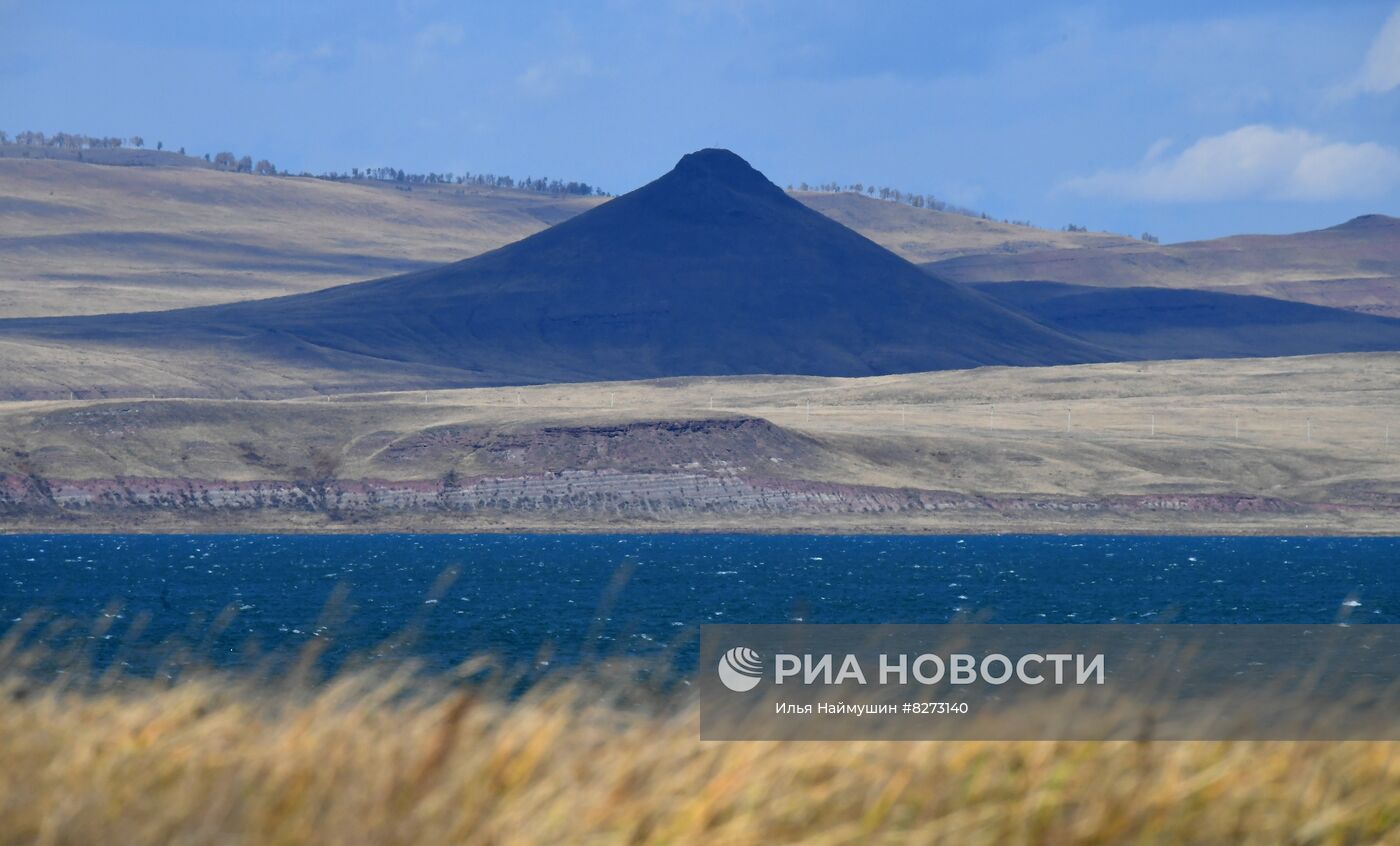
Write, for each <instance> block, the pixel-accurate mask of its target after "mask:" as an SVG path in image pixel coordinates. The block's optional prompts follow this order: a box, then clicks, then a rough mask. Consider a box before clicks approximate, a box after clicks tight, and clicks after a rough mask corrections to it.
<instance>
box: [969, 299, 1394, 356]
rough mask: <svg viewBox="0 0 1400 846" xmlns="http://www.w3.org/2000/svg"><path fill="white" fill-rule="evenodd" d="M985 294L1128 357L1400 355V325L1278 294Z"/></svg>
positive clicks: (1384, 318)
mask: <svg viewBox="0 0 1400 846" xmlns="http://www.w3.org/2000/svg"><path fill="white" fill-rule="evenodd" d="M975 287H976V288H977V289H978V290H980V291H982V292H983V293H985V294H987V295H988V296H990V297H993V298H995V299H996V300H998V301H999V302H1001V303H1003V304H1005V305H1006V306H1008V307H1010V308H1014V309H1016V310H1018V311H1021V312H1023V313H1024V314H1027V315H1030V316H1031V317H1033V318H1035V319H1036V320H1037V321H1038V322H1040V323H1043V324H1045V325H1047V326H1052V327H1054V328H1056V329H1059V330H1060V331H1062V332H1065V333H1066V334H1070V335H1073V336H1075V337H1077V338H1081V339H1083V340H1086V341H1090V342H1092V343H1095V344H1098V345H1100V346H1103V347H1106V348H1109V349H1112V350H1114V351H1116V352H1117V353H1119V354H1120V355H1121V356H1122V357H1123V358H1124V359H1170V358H1253V357H1272V356H1299V355H1314V354H1318V353H1353V352H1378V351H1385V350H1400V320H1396V319H1394V318H1387V317H1380V316H1378V315H1371V314H1358V313H1356V312H1353V311H1346V310H1344V309H1338V308H1326V307H1323V306H1316V305H1311V304H1309V303H1298V302H1289V301H1287V300H1277V299H1272V298H1270V297H1259V296H1251V295H1246V294H1227V293H1221V292H1218V291H1193V290H1189V289H1179V288H1097V287H1093V286H1089V285H1066V284H1064V283H1062V282H999V283H982V284H980V285H977V286H975Z"/></svg>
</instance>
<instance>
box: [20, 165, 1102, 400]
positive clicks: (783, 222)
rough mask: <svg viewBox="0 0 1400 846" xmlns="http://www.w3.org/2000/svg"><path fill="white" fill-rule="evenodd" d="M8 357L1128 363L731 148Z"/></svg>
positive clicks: (493, 372) (391, 376)
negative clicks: (308, 287)
mask: <svg viewBox="0 0 1400 846" xmlns="http://www.w3.org/2000/svg"><path fill="white" fill-rule="evenodd" d="M5 344H11V345H19V346H24V345H26V344H28V345H31V355H30V357H29V359H28V360H29V361H32V362H34V363H35V364H36V366H38V367H39V368H40V370H41V371H42V369H43V361H44V360H45V359H46V358H49V357H50V355H49V353H47V352H46V353H37V354H34V353H33V352H32V351H33V349H34V348H45V349H48V350H56V349H61V350H65V351H67V354H68V355H70V356H71V355H73V354H74V351H78V353H77V354H78V355H87V356H88V359H89V360H93V361H100V362H108V361H110V360H112V357H113V356H114V355H121V354H130V355H134V356H135V357H136V358H137V359H141V358H145V359H146V360H147V361H149V360H151V356H152V355H154V356H157V357H161V356H163V358H161V359H160V360H161V362H162V364H161V365H160V367H159V368H158V369H160V370H163V371H167V372H168V371H176V372H184V373H189V372H190V371H191V370H201V369H207V367H208V363H209V358H210V357H213V358H216V359H218V360H223V361H243V362H247V366H248V367H249V368H250V369H255V370H256V369H262V370H266V371H275V372H277V373H279V374H287V373H295V372H303V373H304V372H306V371H308V370H310V369H315V370H317V371H318V372H331V373H337V374H342V376H343V375H344V374H347V373H349V374H353V376H350V377H345V378H344V379H342V380H341V381H340V382H339V384H342V385H343V384H347V382H346V381H345V379H348V380H349V381H348V384H352V385H356V386H360V387H369V386H399V387H403V386H406V385H413V384H419V385H423V384H434V385H440V384H456V385H502V384H527V383H540V382H576V381H588V380H600V379H642V378H655V377H665V376H688V375H733V374H765V373H789V374H808V375H828V376H867V375H878V374H885V373H898V372H913V371H927V370H940V369H948V368H964V367H975V366H979V365H986V364H1012V365H1040V364H1065V363H1080V362H1088V361H1102V360H1106V359H1109V358H1111V357H1113V354H1112V353H1111V352H1109V351H1107V350H1103V349H1100V348H1097V347H1095V346H1094V345H1092V344H1088V343H1084V342H1082V341H1078V340H1075V339H1073V338H1070V337H1068V336H1066V335H1063V334H1061V333H1058V332H1055V331H1053V330H1049V329H1046V328H1045V327H1043V326H1040V325H1038V324H1037V323H1035V322H1034V321H1032V320H1030V319H1028V318H1026V317H1024V316H1022V315H1020V314H1018V313H1016V312H1013V311H1010V310H1008V309H1006V308H1004V307H1002V306H1000V305H997V304H996V303H994V302H993V301H991V300H990V299H988V298H986V297H983V296H982V295H980V294H978V293H976V292H974V291H972V290H970V289H967V288H964V287H962V286H957V285H951V284H948V283H944V282H941V281H938V280H936V279H931V278H930V277H929V276H928V275H927V274H925V273H923V272H922V271H920V270H919V269H918V268H917V267H915V266H914V265H912V264H910V263H909V262H907V261H905V260H904V259H901V258H900V257H898V256H896V255H894V254H893V253H891V252H889V251H887V250H885V249H883V248H882V247H880V246H879V245H877V244H875V243H873V242H871V241H870V240H868V239H866V238H864V237H862V236H860V235H859V234H857V233H855V232H853V231H851V230H849V229H847V228H845V227H843V226H841V225H840V224H838V223H836V222H834V221H832V220H831V219H829V218H827V217H825V216H823V215H821V214H819V213H817V212H815V211H812V210H811V209H809V208H807V207H806V206H804V205H802V204H801V203H799V202H797V201H796V200H794V199H792V198H791V197H789V196H788V195H787V194H785V193H784V192H783V191H782V190H781V189H779V188H778V187H777V186H775V185H773V184H772V183H771V182H769V181H768V180H767V179H766V178H764V177H763V175H762V174H760V173H759V172H758V171H756V170H754V169H753V168H751V167H750V166H749V165H748V164H747V163H746V162H744V161H743V160H742V159H741V158H739V157H738V156H736V155H734V154H733V153H730V152H728V151H724V150H703V151H700V152H697V153H692V154H690V155H687V156H685V157H684V158H683V159H681V161H680V163H679V164H677V165H676V167H675V169H673V170H672V171H671V172H670V173H668V174H666V175H665V176H663V177H661V178H660V179H657V180H656V181H654V182H652V183H650V184H648V185H646V186H644V187H642V188H640V189H638V190H636V191H633V192H631V193H630V194H627V195H625V196H622V197H619V198H617V199H614V200H612V201H610V202H607V203H605V204H603V205H601V206H599V207H597V208H594V209H592V210H590V211H588V212H586V213H584V214H581V215H578V216H577V217H573V218H571V219H569V220H567V221H565V222H563V223H560V224H558V225H556V226H553V227H551V228H550V229H547V230H545V231H543V232H540V233H538V234H536V235H534V236H531V237H529V238H526V239H525V240H523V241H519V242H517V243H514V244H511V245H509V246H506V247H503V248H501V249H498V250H494V251H492V252H489V253H486V254H484V255H481V256H477V257H475V258H472V259H468V260H465V261H461V262H457V263H455V264H450V265H447V266H445V267H440V268H434V269H431V270H425V271H421V272H417V273H412V274H408V275H404V276H397V277H390V278H386V279H381V280H377V281H373V282H365V283H360V284H354V285H345V286H340V287H337V288H331V289H327V290H323V291H318V292H314V293H310V294H301V295H296V296H290V297H281V298H273V299H264V300H254V301H249V302H243V303H235V304H231V305H222V306H211V307H205V308H197V309H184V310H175V311H165V312H151V313H143V314H127V315H103V316H94V317H69V318H34V319H15V320H8V321H3V322H0V345H5ZM12 349H13V348H12ZM133 350H134V351H136V352H134V353H133V352H132V351H133ZM15 352H16V353H17V354H18V353H19V350H15ZM51 357H52V358H53V360H54V364H55V365H58V364H60V362H59V359H60V358H62V356H58V355H54V356H51ZM67 364H71V359H70V360H69V361H68V362H67ZM216 369H217V368H216ZM104 371H105V373H104ZM46 378H47V379H48V380H49V381H51V382H52V383H53V384H70V385H71V382H67V381H65V380H69V379H77V380H86V381H87V382H88V384H87V385H84V386H82V387H83V389H84V390H97V391H98V392H103V391H107V392H111V391H121V390H124V388H123V386H124V385H126V384H131V383H133V381H134V380H132V379H130V378H124V377H121V376H114V375H113V374H112V372H111V368H110V367H105V366H101V365H99V366H98V367H97V368H95V369H93V370H92V371H91V372H90V374H88V375H83V374H82V372H81V371H77V370H75V371H65V374H64V376H63V378H62V379H60V378H58V377H57V376H55V375H53V373H52V371H50V376H49V377H44V376H42V375H41V376H39V377H37V378H36V379H35V381H37V382H40V383H42V382H43V381H44V380H45V379H46ZM200 378H203V379H205V380H206V383H207V382H208V381H209V380H210V379H211V378H217V377H210V376H208V375H202V376H201V377H200ZM142 386H143V387H145V385H144V384H143V385H142ZM11 390H12V392H13V391H15V390H17V389H15V388H13V387H12V388H11ZM75 390H76V389H75Z"/></svg>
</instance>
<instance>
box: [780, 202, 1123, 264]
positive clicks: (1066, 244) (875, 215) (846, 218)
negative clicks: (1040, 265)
mask: <svg viewBox="0 0 1400 846" xmlns="http://www.w3.org/2000/svg"><path fill="white" fill-rule="evenodd" d="M793 196H794V197H796V198H797V199H799V200H801V201H802V202H803V203H805V204H806V205H808V206H809V207H811V208H814V209H816V210H817V211H819V212H821V213H822V214H824V215H826V216H827V217H829V218H831V219H832V220H835V221H836V222H838V223H840V224H842V225H844V226H848V227H850V228H851V229H854V230H856V231H857V232H859V233H860V234H862V235H864V236H865V237H867V238H869V239H870V240H872V241H874V242H875V243H877V244H879V245H880V246H882V247H884V248H885V249H887V250H891V251H893V252H895V253H897V254H898V255H901V256H903V257H904V258H906V259H908V260H910V261H912V262H916V263H923V262H932V261H939V260H942V259H949V258H953V257H956V256H964V255H974V254H976V255H980V254H987V253H990V254H993V255H1016V254H1019V253H1023V252H1028V251H1034V250H1051V249H1080V248H1083V247H1110V246H1114V247H1123V246H1131V245H1133V244H1136V243H1139V242H1138V241H1136V240H1135V239H1132V238H1127V237H1125V236H1122V235H1111V234H1107V233H1103V232H1061V231H1059V230H1054V229H1037V228H1035V227H1031V226H1019V225H1017V224H1013V223H1002V222H1000V221H996V220H984V219H982V218H979V217H972V216H969V215H963V214H950V213H947V212H940V211H934V210H933V209H926V208H914V207H913V206H910V205H907V204H905V203H892V202H886V201H884V200H877V199H875V198H873V197H866V196H863V195H860V194H855V193H851V192H841V193H818V192H807V191H799V192H795V193H794V194H793Z"/></svg>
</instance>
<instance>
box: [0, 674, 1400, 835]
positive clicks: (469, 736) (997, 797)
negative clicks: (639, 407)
mask: <svg viewBox="0 0 1400 846" xmlns="http://www.w3.org/2000/svg"><path fill="white" fill-rule="evenodd" d="M406 681H407V676H405V675H403V674H400V675H398V676H396V677H391V676H385V675H382V674H380V675H369V674H358V675H357V674H349V675H343V676H341V677H340V678H338V679H334V680H332V681H330V682H329V683H327V684H325V685H323V686H321V687H318V688H315V689H314V690H310V689H304V688H295V689H294V688H288V687H279V688H275V689H274V688H271V687H269V686H268V685H267V684H266V683H257V682H252V681H239V680H238V679H235V678H230V677H220V676H206V677H204V678H202V679H197V680H191V681H185V682H182V683H179V684H176V685H173V686H170V685H166V686H162V685H158V684H154V683H148V682H136V681H127V682H126V683H124V684H123V685H120V686H118V687H115V688H111V689H107V690H105V691H96V692H93V691H88V692H81V691H78V690H75V689H73V688H71V687H59V686H49V687H41V688H39V689H26V688H25V687H24V686H23V683H22V682H20V681H19V680H18V677H17V676H14V675H11V676H9V677H7V680H0V697H3V698H0V702H3V704H2V705H0V844H32V843H42V844H83V845H84V846H86V844H93V843H120V844H129V845H130V846H139V844H156V843H159V844H244V843H247V844H303V843H308V844H309V843H327V844H375V846H388V844H415V846H428V844H456V843H492V844H517V843H519V844H525V843H599V844H604V843H669V844H685V843H719V844H768V843H785V842H803V843H822V844H854V843H956V844H972V845H973V846H975V844H997V846H1001V844H1056V846H1067V845H1068V844H1120V843H1155V844H1176V843H1183V844H1186V843H1191V844H1196V843H1199V844H1224V843H1232V844H1271V846H1272V844H1361V843H1396V842H1400V745H1397V744H1395V743H1239V742H1235V743H1224V742H1220V743H1217V742H1194V743H1166V742H1157V743H1150V742H1149V743H1128V742H1122V743H1067V742H1017V743H992V742H956V743H953V742H943V743H935V742H913V743H909V742H906V743H898V742H895V743H878V742H859V743H856V742H851V743H842V742H805V743H804V742H764V743H739V742H731V743H713V742H712V743H702V742H700V741H699V740H698V739H697V738H698V720H697V718H696V714H695V712H694V710H693V709H692V708H690V707H686V706H682V707H678V708H671V709H661V710H638V709H635V708H633V709H624V708H618V707H616V706H614V705H611V704H608V703H606V702H600V700H599V698H598V697H595V696H593V695H590V694H589V693H587V692H586V691H587V690H588V689H589V688H586V687H584V686H581V685H578V684H563V685H559V686H553V687H551V688H550V689H547V690H541V691H540V692H537V693H533V694H530V695H527V696H526V697H525V698H524V699H523V700H519V701H517V702H515V703H511V704H506V703H504V702H503V700H500V699H497V698H493V697H491V696H489V695H487V696H478V695H473V694H472V693H471V692H469V691H467V690H465V689H463V688H461V687H457V688H455V689H454V688H453V687H451V686H449V685H439V686H431V689H424V688H413V689H411V690H410V689H408V688H406V687H405V684H406ZM413 690H416V691H417V692H412V691H413Z"/></svg>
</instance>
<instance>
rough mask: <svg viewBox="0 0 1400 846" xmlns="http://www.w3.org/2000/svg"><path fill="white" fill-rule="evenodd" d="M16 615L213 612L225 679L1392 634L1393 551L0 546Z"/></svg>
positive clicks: (1014, 541) (162, 632) (111, 539)
mask: <svg viewBox="0 0 1400 846" xmlns="http://www.w3.org/2000/svg"><path fill="white" fill-rule="evenodd" d="M449 568H450V569H451V570H453V571H455V578H454V579H452V580H451V581H450V583H446V580H445V579H443V574H444V572H445V571H448V570H449ZM435 584H438V589H437V591H436V592H434V585H435ZM337 590H339V591H342V592H343V601H342V602H340V603H339V604H338V605H336V606H335V612H334V613H327V603H328V601H329V600H330V599H331V597H332V595H333V593H334V592H336V591H337ZM114 602H119V604H118V605H114V604H113V603H114ZM32 609H45V610H47V611H48V612H51V613H52V614H53V615H56V616H58V617H62V618H69V619H74V620H78V621H82V622H83V624H84V626H88V625H90V624H91V623H92V622H93V621H98V620H103V621H105V622H108V623H111V624H112V628H111V629H110V630H107V631H105V632H102V633H100V634H98V635H96V636H91V637H90V639H92V640H96V641H101V642H103V643H119V642H121V641H122V640H123V638H128V637H129V633H128V632H127V628H128V627H129V626H131V625H132V624H133V623H135V622H136V621H138V620H141V621H142V624H143V625H144V631H143V633H142V634H141V637H140V640H141V641H143V642H152V643H153V642H158V641H162V640H165V639H167V638H170V637H172V636H176V635H181V634H182V633H183V634H184V635H185V636H186V637H187V639H192V640H194V641H199V640H200V639H201V637H202V632H206V631H207V630H208V628H209V622H210V621H211V620H213V619H214V618H216V617H217V616H218V615H219V614H220V613H221V612H223V613H228V614H231V617H230V618H229V619H231V622H229V624H228V625H227V627H226V628H225V629H224V630H223V631H222V633H221V634H219V635H218V636H217V637H215V638H211V639H209V640H208V642H207V643H205V644H203V647H204V648H205V649H207V650H208V651H209V652H210V653H211V654H212V656H213V657H214V659H215V660H217V661H221V662H226V663H238V662H239V661H242V660H247V659H246V658H245V657H244V656H246V654H247V647H248V645H249V644H257V645H259V646H260V647H261V648H262V649H264V650H269V649H270V650H293V649H297V648H299V647H301V646H303V645H305V644H306V643H307V642H308V641H310V640H312V639H315V638H327V639H328V640H329V641H330V642H332V643H334V651H336V652H338V653H339V654H348V653H356V654H361V655H364V654H376V653H377V654H381V655H382V654H384V653H385V651H386V647H384V646H382V644H383V643H384V642H385V641H386V639H389V638H391V637H392V636H393V635H395V634H396V633H399V632H402V631H404V630H405V629H406V628H408V627H410V626H414V625H417V626H418V627H420V630H421V636H420V637H419V638H417V640H416V643H415V645H413V646H412V647H396V648H397V649H400V651H401V652H402V651H409V650H410V649H411V651H412V652H413V654H415V655H417V656H420V657H422V658H424V659H425V660H426V661H427V662H428V663H429V664H431V665H435V666H447V665H451V664H453V663H455V662H457V661H460V660H462V659H463V658H465V657H468V656H470V655H472V654H476V653H480V652H482V651H491V652H494V653H497V654H502V655H504V656H506V657H508V658H510V659H513V660H529V659H531V658H532V657H533V656H535V655H536V654H537V653H538V652H539V650H540V649H541V648H542V647H544V646H552V647H553V648H554V650H555V655H556V659H555V660H556V661H557V660H563V661H568V660H570V657H571V656H577V655H578V654H579V653H580V652H581V651H585V652H586V651H594V652H599V653H605V654H615V653H629V654H647V653H653V652H656V651H657V650H660V649H661V648H663V647H664V646H665V645H667V644H675V643H677V642H678V641H683V642H689V641H687V639H689V638H693V636H694V634H695V632H696V627H697V626H698V625H699V624H702V623H711V622H726V623H780V622H789V621H795V620H801V621H805V622H810V623H940V622H947V621H951V620H955V619H959V618H967V617H973V618H976V619H985V620H987V621H993V622H1002V623H1106V622H1129V623H1131V622H1162V621H1173V622H1192V623H1330V622H1335V621H1338V620H1341V619H1345V620H1347V621H1349V622H1351V623H1397V622H1400V539H1395V538H1197V537H1191V538H1185V537H1103V536H1085V537H1073V536H1055V537H1045V536H996V537H986V536H968V537H926V536H924V537H890V536H860V537H831V536H756V535H611V536H609V535H584V536H577V535H456V536H452V535H372V536H343V535H342V536H316V535H288V536H277V535H239V536H207V535H205V536H168V535H166V536H159V535H155V536H152V535H130V536H113V535H106V536H66V535H52V536H49V535H20V536H0V636H3V634H4V632H5V631H6V630H7V629H8V628H9V627H11V626H13V625H14V624H15V623H16V622H17V621H18V620H19V619H21V617H22V615H24V614H25V613H26V612H29V611H31V610H32ZM104 613H107V614H110V615H111V616H110V617H103V614H104ZM318 621H319V622H318ZM86 630H87V629H86V628H85V629H84V631H86ZM84 636H85V637H87V635H84ZM111 648H115V647H111Z"/></svg>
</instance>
